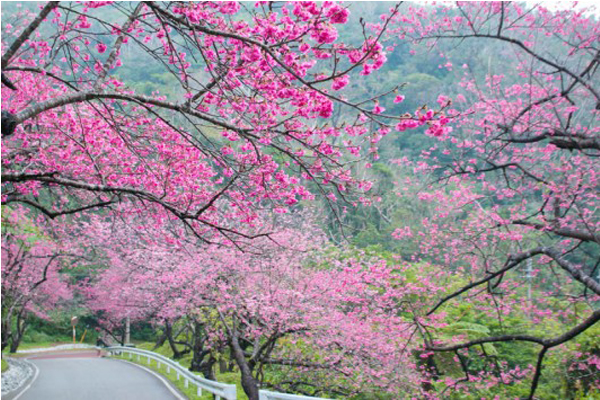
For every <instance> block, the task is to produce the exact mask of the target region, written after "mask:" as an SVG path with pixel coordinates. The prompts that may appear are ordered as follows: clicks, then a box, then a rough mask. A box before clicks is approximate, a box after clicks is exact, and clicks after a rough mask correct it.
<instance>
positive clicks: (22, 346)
mask: <svg viewBox="0 0 600 400" xmlns="http://www.w3.org/2000/svg"><path fill="white" fill-rule="evenodd" d="M61 344H73V342H57V341H48V342H31V343H21V344H20V345H19V350H30V349H37V348H48V347H54V346H59V345H61Z"/></svg>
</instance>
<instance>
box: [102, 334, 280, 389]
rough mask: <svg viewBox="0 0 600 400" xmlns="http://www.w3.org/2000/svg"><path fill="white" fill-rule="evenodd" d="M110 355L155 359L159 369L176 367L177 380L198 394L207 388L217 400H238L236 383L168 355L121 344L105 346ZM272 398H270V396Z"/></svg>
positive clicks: (148, 361)
mask: <svg viewBox="0 0 600 400" xmlns="http://www.w3.org/2000/svg"><path fill="white" fill-rule="evenodd" d="M104 350H105V351H106V352H108V354H109V355H113V354H117V355H120V354H122V353H128V354H129V359H132V358H133V356H134V355H135V356H137V360H138V361H140V359H141V358H142V357H144V358H146V359H147V364H150V360H155V361H156V365H157V367H158V369H159V370H160V369H161V368H162V365H163V364H164V365H165V366H166V367H167V373H170V372H171V369H174V370H175V371H176V372H177V380H179V379H181V377H183V379H184V386H185V387H186V388H187V387H189V384H190V382H191V383H192V384H193V385H195V386H196V387H197V388H198V392H197V393H198V396H201V395H202V390H206V391H207V392H210V393H213V394H214V395H215V396H216V398H217V400H221V399H225V400H236V399H237V394H236V387H235V385H229V384H226V383H220V382H215V381H211V380H210V379H205V378H202V377H200V376H198V375H196V374H194V373H192V372H191V371H189V370H188V369H187V368H185V367H182V366H181V364H179V363H178V362H175V361H173V360H171V359H169V358H167V357H164V356H161V355H160V354H157V353H154V352H152V351H147V350H141V349H136V348H134V347H121V346H113V347H106V348H104ZM269 399H270V398H269Z"/></svg>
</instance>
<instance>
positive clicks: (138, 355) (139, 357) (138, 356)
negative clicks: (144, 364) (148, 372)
mask: <svg viewBox="0 0 600 400" xmlns="http://www.w3.org/2000/svg"><path fill="white" fill-rule="evenodd" d="M137 356H138V362H139V361H140V355H139V354H138V355H137Z"/></svg>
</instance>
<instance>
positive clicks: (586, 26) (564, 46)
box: [390, 2, 600, 398]
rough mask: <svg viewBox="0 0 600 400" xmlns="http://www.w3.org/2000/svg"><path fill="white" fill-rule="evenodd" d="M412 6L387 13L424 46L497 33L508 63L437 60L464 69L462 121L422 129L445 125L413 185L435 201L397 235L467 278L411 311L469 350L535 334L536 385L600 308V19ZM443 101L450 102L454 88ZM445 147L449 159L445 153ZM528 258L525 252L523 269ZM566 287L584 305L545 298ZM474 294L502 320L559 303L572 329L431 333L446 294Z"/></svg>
mask: <svg viewBox="0 0 600 400" xmlns="http://www.w3.org/2000/svg"><path fill="white" fill-rule="evenodd" d="M409 11H410V12H408V13H406V14H403V15H396V16H392V17H391V18H392V19H393V20H394V23H393V24H392V25H393V29H392V30H391V31H390V32H393V34H394V35H397V36H398V37H400V39H403V40H408V41H410V42H411V43H412V44H413V45H415V50H416V51H418V50H419V49H422V47H423V46H425V47H429V48H430V49H434V50H435V51H439V52H440V53H441V56H442V57H444V54H443V50H442V47H443V46H444V45H445V44H446V43H447V42H448V41H454V42H455V44H456V45H460V46H467V45H469V43H471V44H473V45H477V44H479V43H482V41H496V42H499V43H502V44H503V45H504V47H503V50H502V54H499V55H498V57H501V58H502V59H503V60H505V62H504V63H503V64H502V65H507V64H508V65H510V67H511V68H513V71H514V72H513V71H510V72H509V71H498V70H497V69H496V68H494V66H493V65H491V66H489V69H488V74H487V75H486V76H485V77H482V76H481V74H480V73H479V71H480V70H481V66H479V65H467V64H465V65H462V67H461V66H460V65H453V63H452V61H453V60H451V59H448V58H445V59H443V61H442V64H443V66H444V67H445V68H448V69H452V68H458V69H459V70H462V71H464V77H463V79H462V82H461V92H460V93H459V94H457V95H456V96H454V99H453V100H454V102H453V103H452V107H453V108H454V109H453V110H450V111H448V114H449V115H452V116H455V117H456V118H454V119H455V120H456V123H455V124H454V125H453V126H445V127H443V128H442V129H437V128H433V129H431V128H430V129H428V130H427V131H426V132H425V134H426V135H429V136H432V137H435V138H438V139H439V145H438V146H435V147H434V148H433V149H430V151H428V152H427V154H425V155H424V157H425V158H427V160H424V161H421V162H419V163H417V164H415V171H417V172H418V173H429V174H430V175H429V176H430V178H432V179H433V180H435V181H436V184H434V185H432V186H429V187H423V185H420V184H419V183H418V182H415V184H416V185H418V187H419V190H418V191H417V190H415V191H413V192H414V193H415V194H416V195H418V196H419V197H420V199H421V200H422V201H424V202H428V203H430V204H431V209H432V215H431V216H428V217H427V218H425V219H423V220H422V223H421V226H420V228H418V229H417V230H416V231H415V230H414V227H413V228H412V229H411V227H398V229H397V230H396V232H395V236H396V237H397V238H398V239H400V240H410V238H411V237H414V238H418V240H420V241H421V244H420V252H421V256H423V257H426V258H429V259H430V260H435V262H436V263H438V264H439V265H440V266H442V267H443V268H445V269H446V271H447V273H454V272H455V271H460V272H463V273H466V274H467V275H468V276H469V282H468V284H462V285H459V286H458V287H455V286H454V285H452V286H451V290H449V291H448V292H446V294H445V295H444V296H442V297H441V298H440V299H439V302H437V304H435V305H433V306H432V307H431V309H430V310H429V312H428V313H427V314H426V316H423V318H424V319H423V320H422V322H420V321H419V320H418V319H417V320H416V323H417V324H418V325H419V328H420V330H421V333H422V334H423V338H424V339H425V342H426V348H427V349H429V350H433V351H435V352H455V353H457V354H458V352H460V351H463V350H464V352H463V353H462V354H463V355H462V356H461V357H463V356H464V358H463V359H462V360H463V361H466V360H469V359H472V357H473V355H474V353H475V355H479V356H482V357H485V356H486V354H485V353H486V352H485V350H483V347H482V346H484V345H485V344H490V343H502V342H509V343H510V342H515V341H521V342H525V343H532V344H535V345H536V346H538V348H539V351H538V355H537V361H535V363H534V365H533V366H532V368H531V373H530V378H531V388H530V392H529V398H533V397H534V396H535V393H536V388H537V386H538V383H539V381H540V377H541V376H542V370H543V366H544V359H545V357H546V356H547V355H548V353H549V352H550V351H551V350H552V349H554V348H556V347H558V346H561V345H563V344H564V343H566V342H569V341H571V340H573V339H575V338H577V337H578V336H579V335H581V334H582V333H583V332H585V331H586V330H587V329H589V328H591V327H592V326H594V325H595V324H597V322H598V320H600V310H599V309H598V295H600V283H599V279H598V266H599V262H598V260H599V259H600V248H599V244H600V231H599V229H600V219H599V218H598V215H599V214H598V187H599V181H598V176H599V174H598V173H599V171H600V170H599V168H598V167H599V165H600V164H599V163H598V156H600V139H599V136H598V135H599V132H600V126H599V124H598V117H599V114H598V113H599V111H598V110H599V109H600V96H599V93H600V92H599V90H600V88H599V87H598V76H597V67H598V63H599V62H600V58H599V54H600V53H599V51H600V50H599V48H598V43H599V39H600V25H599V23H598V21H597V19H596V18H594V17H592V16H590V15H588V14H586V12H585V11H584V10H581V11H579V10H576V9H568V10H562V11H551V10H548V9H547V8H545V7H543V6H542V5H536V6H531V7H529V6H524V5H520V4H517V3H507V2H489V3H488V2H486V3H483V2H473V3H462V2H459V3H456V4H454V5H452V6H445V7H435V8H430V9H422V8H411V9H410V10H409ZM508 60H510V61H508ZM438 101H439V103H440V104H450V103H451V100H450V98H449V96H440V98H439V99H438ZM441 155H444V156H452V159H453V161H452V162H451V163H450V164H446V163H443V162H441V161H440V157H439V156H441ZM415 187H417V186H415ZM401 191H403V189H401ZM405 192H406V193H410V192H411V190H410V189H407V190H406V191H405ZM532 262H533V263H534V264H531V263H532ZM528 263H530V264H528ZM526 265H530V266H531V268H529V269H528V271H527V272H526V271H525V266H526ZM533 265H535V267H534V266H533ZM442 273H443V272H442ZM525 273H526V274H527V275H528V276H527V277H526V278H525V279H523V278H522V275H523V274H525ZM526 282H530V284H531V282H533V283H534V285H535V287H537V288H538V290H540V291H542V292H543V293H544V296H545V297H544V298H542V299H531V294H529V295H527V290H525V289H524V288H523V286H524V284H525V283H526ZM529 293H531V291H529ZM523 297H524V298H523ZM565 297H566V298H567V299H569V303H570V304H571V305H573V307H574V309H575V310H576V309H577V308H576V307H577V305H579V306H580V307H581V308H579V310H580V312H579V313H578V312H577V311H575V312H569V310H566V311H564V312H563V311H558V310H557V308H556V306H554V307H552V306H551V303H552V302H551V301H550V300H549V299H558V298H565ZM475 298H477V299H478V300H477V301H481V302H482V303H480V307H485V309H489V310H494V309H495V310H497V315H498V316H497V318H498V319H499V320H502V318H503V317H502V316H503V315H508V313H511V312H512V313H517V312H519V310H520V309H522V308H523V307H526V308H529V310H530V311H529V315H530V316H532V318H534V320H538V321H540V319H539V317H541V316H542V315H545V316H546V317H547V316H551V317H552V318H553V319H556V320H562V321H564V322H565V325H566V326H567V327H568V329H567V330H566V331H564V332H560V333H558V334H554V335H553V334H551V333H545V334H539V333H538V332H536V331H535V325H531V324H530V325H529V328H530V329H529V330H520V331H506V330H504V331H502V330H500V331H497V335H488V336H485V335H484V336H483V337H478V338H476V339H473V340H468V339H470V338H469V337H466V338H465V337H464V336H458V337H456V338H454V340H453V341H452V342H451V343H444V342H443V341H440V340H439V338H436V336H435V335H431V334H432V331H430V330H429V329H428V327H427V324H428V323H427V322H425V321H426V318H427V316H429V317H431V316H434V315H437V314H439V313H440V312H441V313H443V312H444V311H443V310H444V309H445V308H446V307H447V306H448V304H449V303H451V302H455V301H459V302H469V301H473V299H475ZM484 303H487V304H488V305H489V306H488V307H486V306H483V305H482V304H484ZM554 304H556V303H554ZM582 308H583V309H585V310H586V311H585V312H581V309H582ZM549 313H550V314H549ZM533 315H537V316H538V317H533ZM428 331H429V332H428ZM465 339H466V340H465ZM476 349H482V351H480V352H478V351H476ZM468 351H470V353H468V354H470V355H471V358H469V357H468V354H467V352H468ZM488 356H489V354H488ZM590 365H592V364H590ZM463 366H464V364H463ZM592 369H594V367H593V366H592ZM464 370H465V374H466V375H465V378H464V380H463V381H464V382H466V384H468V382H469V381H471V382H472V381H476V380H477V378H478V376H477V372H474V373H472V374H471V375H470V372H469V371H470V370H469V369H468V368H464ZM592 373H593V372H592ZM596 373H597V371H596Z"/></svg>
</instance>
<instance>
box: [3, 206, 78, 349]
mask: <svg viewBox="0 0 600 400" xmlns="http://www.w3.org/2000/svg"><path fill="white" fill-rule="evenodd" d="M28 223H32V222H31V221H30V220H29V219H28V218H27V212H26V210H24V209H23V208H22V207H18V208H16V209H15V210H12V211H11V212H8V211H6V210H3V213H2V350H4V348H5V347H6V346H8V344H9V343H10V351H11V353H14V352H16V351H17V348H18V347H19V344H20V343H21V339H22V338H23V334H24V333H25V330H26V328H27V317H28V316H29V314H35V315H37V316H38V317H41V318H48V316H49V315H48V313H49V312H50V311H53V310H54V309H55V308H56V307H57V306H58V305H59V304H60V303H61V302H64V301H66V300H69V299H71V296H72V293H71V289H70V287H69V285H68V284H67V282H66V279H65V277H64V276H62V275H61V274H60V272H59V271H60V269H61V261H62V260H64V259H65V258H67V257H72V256H73V255H72V254H69V252H68V250H65V249H64V248H61V246H60V245H58V244H57V243H55V241H53V240H52V239H51V238H50V237H48V236H47V234H46V233H44V232H43V231H41V230H40V229H39V228H38V227H36V226H34V225H33V224H31V225H29V226H28V225H27V224H28Z"/></svg>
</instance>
